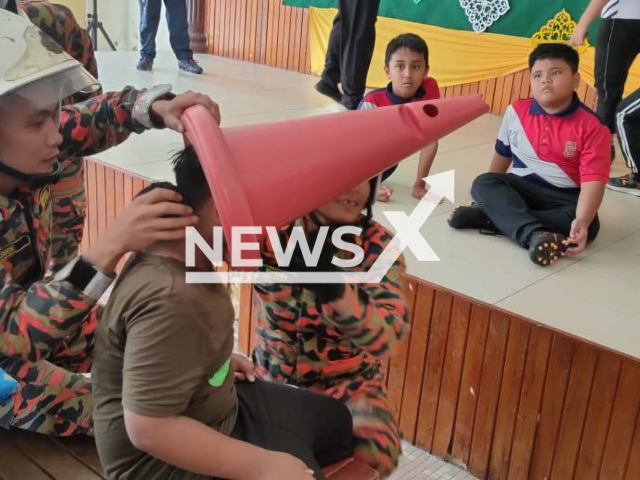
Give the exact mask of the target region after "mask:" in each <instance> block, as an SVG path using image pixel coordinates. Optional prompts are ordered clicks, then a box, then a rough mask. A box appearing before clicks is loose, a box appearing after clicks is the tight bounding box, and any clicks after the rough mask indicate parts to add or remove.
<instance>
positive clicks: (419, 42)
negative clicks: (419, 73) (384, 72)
mask: <svg viewBox="0 0 640 480" xmlns="http://www.w3.org/2000/svg"><path fill="white" fill-rule="evenodd" d="M401 48H406V49H407V50H410V51H412V52H415V53H421V54H423V55H424V63H425V65H426V66H427V67H428V66H429V47H427V42H425V41H424V40H423V39H422V38H421V37H419V36H418V35H415V34H413V33H403V34H402V35H398V36H397V37H396V38H394V39H393V40H391V41H390V42H389V45H387V51H386V53H385V55H384V64H385V65H386V66H387V67H388V66H389V62H391V57H392V56H393V54H394V53H396V52H397V51H398V50H400V49H401Z"/></svg>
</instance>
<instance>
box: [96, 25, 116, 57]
mask: <svg viewBox="0 0 640 480" xmlns="http://www.w3.org/2000/svg"><path fill="white" fill-rule="evenodd" d="M98 28H99V29H100V31H101V32H102V35H104V39H105V40H106V41H107V43H108V44H109V47H111V50H113V51H114V52H115V51H116V47H115V45H114V44H113V42H112V41H111V39H110V38H109V35H108V34H107V31H106V30H105V29H104V27H103V26H102V22H100V23H98Z"/></svg>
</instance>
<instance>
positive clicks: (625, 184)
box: [607, 173, 640, 197]
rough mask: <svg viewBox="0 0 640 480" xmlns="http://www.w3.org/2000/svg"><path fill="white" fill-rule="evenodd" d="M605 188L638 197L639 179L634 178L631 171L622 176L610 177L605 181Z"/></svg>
mask: <svg viewBox="0 0 640 480" xmlns="http://www.w3.org/2000/svg"><path fill="white" fill-rule="evenodd" d="M607 188H608V189H610V190H615V191H616V192H623V193H628V194H630V195H635V196H636V197H640V181H638V180H636V179H635V177H634V176H633V174H631V173H630V174H628V175H623V176H622V177H612V178H610V179H609V181H608V182H607Z"/></svg>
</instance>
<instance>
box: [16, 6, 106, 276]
mask: <svg viewBox="0 0 640 480" xmlns="http://www.w3.org/2000/svg"><path fill="white" fill-rule="evenodd" d="M22 9H23V10H24V11H25V12H26V14H27V16H28V17H29V19H30V20H31V23H33V24H34V25H36V26H37V27H38V28H39V29H40V30H42V31H43V32H45V33H46V34H47V35H49V36H50V37H51V38H53V39H54V40H55V41H56V42H57V43H58V44H59V45H60V46H61V47H62V48H63V49H64V50H65V52H67V53H68V54H69V55H71V56H72V57H73V58H74V59H76V60H77V61H78V62H80V63H81V64H82V66H83V67H84V68H85V70H87V71H88V72H89V73H90V74H91V75H93V76H94V77H95V78H98V64H97V62H96V58H95V55H94V50H93V43H92V42H91V37H90V36H89V34H88V33H87V31H86V30H85V29H84V28H82V27H81V26H80V25H78V22H77V21H76V19H75V17H74V16H73V13H72V12H71V10H69V9H68V8H67V7H65V6H64V5H58V4H53V3H50V2H48V1H46V0H26V1H25V2H23V3H22ZM98 94H100V91H99V90H98V91H95V92H93V93H92V94H89V95H88V94H86V93H80V92H79V93H76V94H75V95H73V96H72V97H71V98H69V99H67V100H66V101H64V102H63V103H64V104H66V105H71V104H74V103H78V102H82V101H84V100H87V99H89V98H90V97H92V96H95V95H98ZM63 166H64V170H63V175H62V177H61V178H60V181H59V182H58V183H56V184H55V185H52V186H51V196H52V199H53V205H54V206H53V226H52V228H51V237H52V242H51V243H52V247H51V248H52V254H51V259H52V263H51V264H50V265H49V269H50V272H49V273H55V272H56V271H58V270H60V269H61V268H62V267H63V266H65V265H66V264H67V263H68V262H69V261H70V260H72V259H73V258H75V257H76V255H77V254H78V248H79V246H80V243H81V242H82V230H83V228H84V218H85V210H86V194H85V190H84V181H83V180H84V179H83V175H82V172H81V169H82V161H81V160H79V159H64V160H63Z"/></svg>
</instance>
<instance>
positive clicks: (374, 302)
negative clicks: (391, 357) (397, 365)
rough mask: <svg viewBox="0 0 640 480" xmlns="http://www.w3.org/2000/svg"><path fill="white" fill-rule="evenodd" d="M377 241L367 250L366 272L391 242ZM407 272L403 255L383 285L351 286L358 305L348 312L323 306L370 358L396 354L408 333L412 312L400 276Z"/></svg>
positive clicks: (383, 238) (385, 236)
mask: <svg viewBox="0 0 640 480" xmlns="http://www.w3.org/2000/svg"><path fill="white" fill-rule="evenodd" d="M378 240H379V241H380V243H376V244H375V245H374V247H375V248H373V249H371V248H369V249H368V250H369V251H368V252H367V255H366V257H365V263H364V265H365V266H367V268H370V266H371V265H373V263H374V262H375V260H376V259H377V258H378V255H379V253H380V252H381V251H382V249H383V248H384V246H385V245H386V243H388V242H389V241H390V235H389V234H388V232H384V233H383V234H382V235H381V236H376V239H375V240H374V241H376V242H377V241H378ZM371 250H373V252H372V251H371ZM404 271H405V263H404V258H403V257H402V255H400V256H399V257H398V259H397V260H396V261H395V263H394V264H393V266H392V267H391V268H390V269H389V271H388V272H387V274H386V275H385V276H384V278H383V279H382V281H381V282H380V283H377V284H363V285H351V287H352V288H353V289H354V290H355V293H356V301H355V302H354V304H353V305H352V306H351V308H350V309H349V311H347V312H344V311H343V312H341V314H338V313H337V312H336V311H335V309H334V307H333V306H332V305H331V304H325V305H323V306H322V309H323V313H324V315H326V317H327V318H328V319H329V321H331V323H333V324H334V325H335V326H336V327H337V328H338V329H339V330H340V331H341V332H343V333H344V334H345V335H347V336H348V337H349V338H350V339H351V341H352V342H353V343H354V344H355V345H357V346H358V347H360V348H362V349H363V350H364V351H366V352H367V353H369V354H370V355H374V356H382V355H385V354H389V353H393V350H394V346H395V345H396V344H397V342H398V341H399V340H401V339H402V338H404V336H405V335H406V334H407V333H408V331H409V311H408V308H407V302H406V299H405V297H404V294H403V293H402V280H401V275H402V273H403V272H404Z"/></svg>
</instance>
